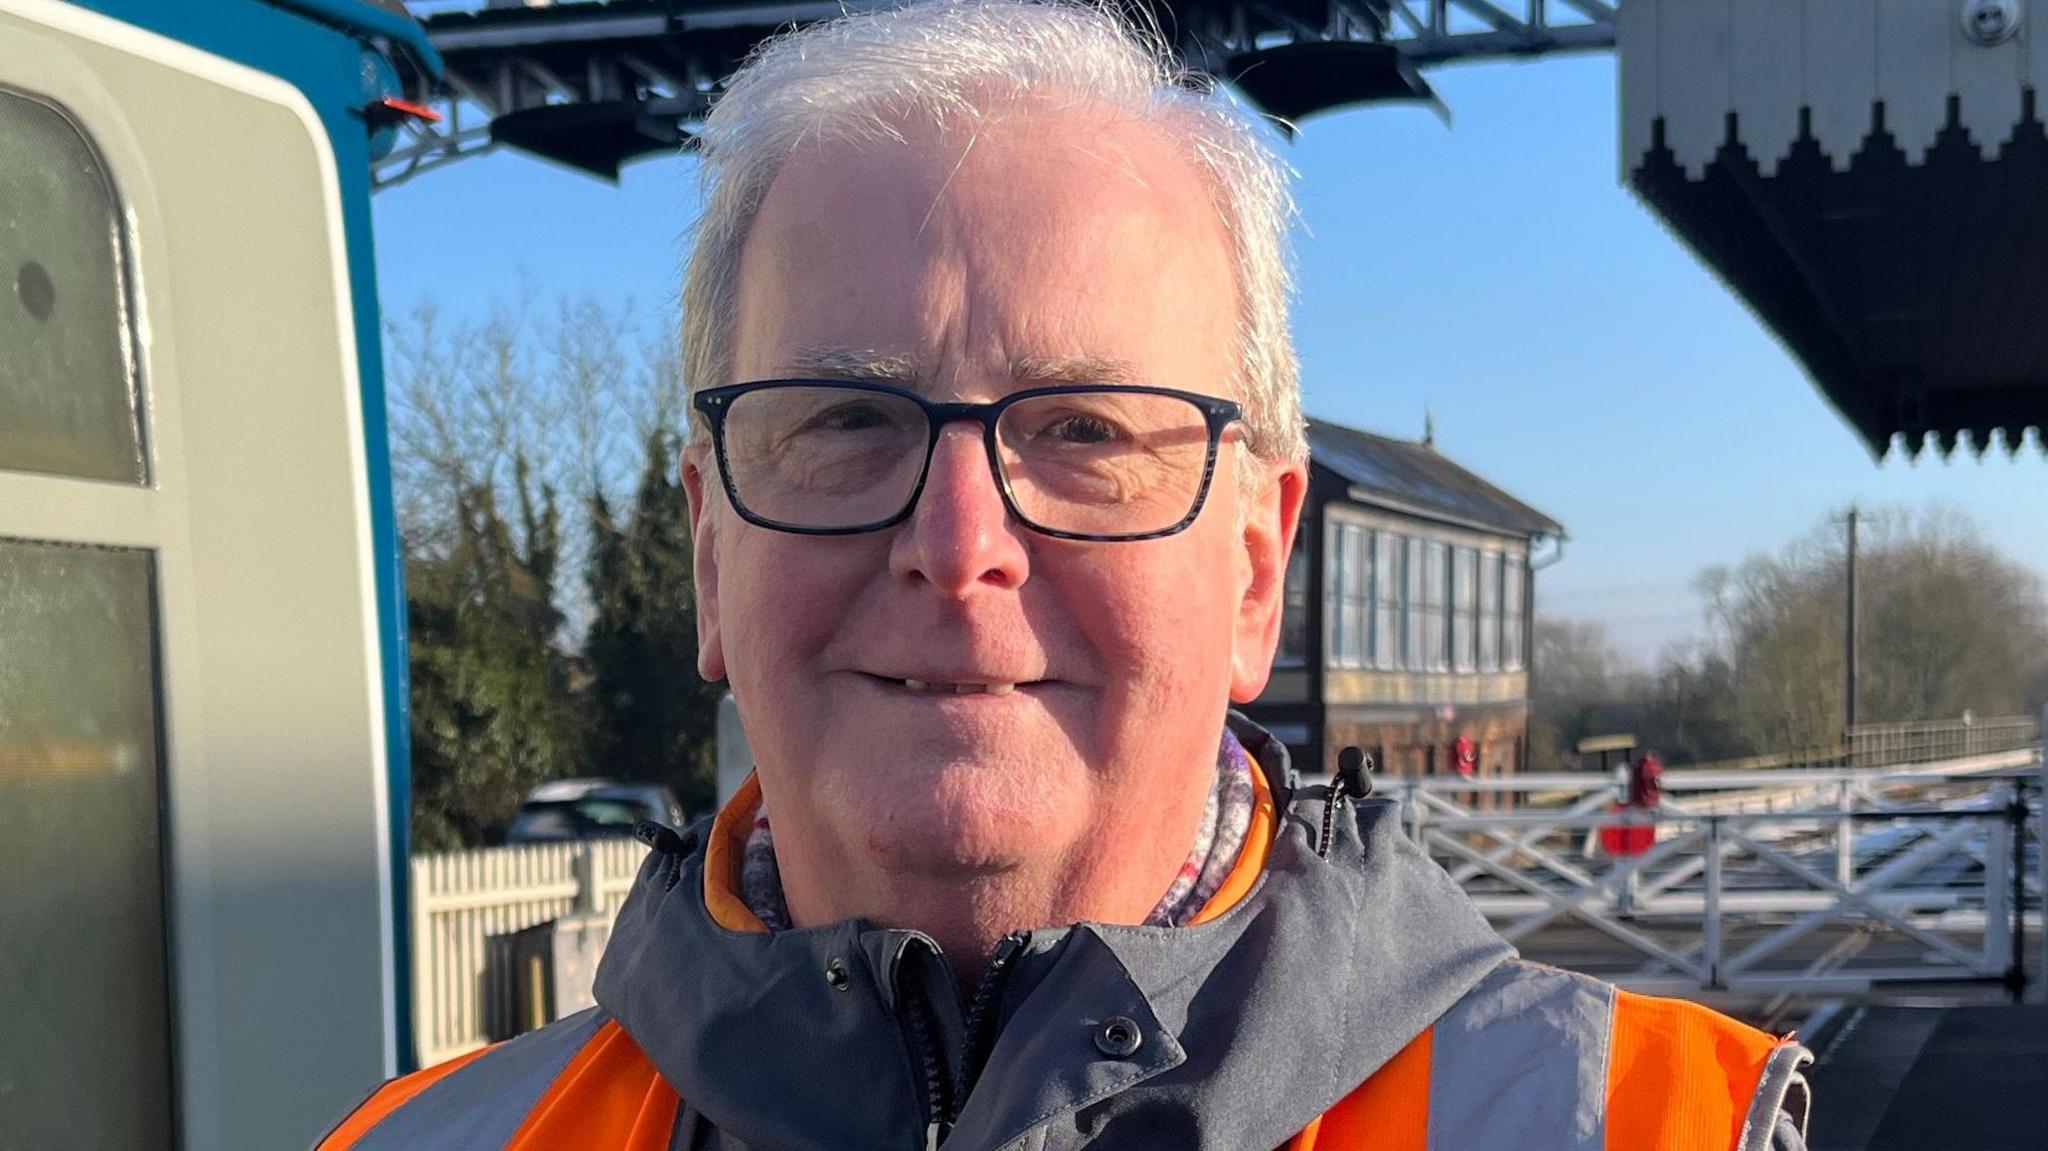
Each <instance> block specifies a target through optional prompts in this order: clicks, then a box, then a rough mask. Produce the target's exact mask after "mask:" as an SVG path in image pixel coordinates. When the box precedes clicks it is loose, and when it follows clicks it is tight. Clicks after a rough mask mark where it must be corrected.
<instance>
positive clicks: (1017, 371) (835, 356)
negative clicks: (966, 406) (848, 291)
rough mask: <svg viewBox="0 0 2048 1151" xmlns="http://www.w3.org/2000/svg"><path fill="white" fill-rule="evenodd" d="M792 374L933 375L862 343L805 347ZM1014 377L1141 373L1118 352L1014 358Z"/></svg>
mask: <svg viewBox="0 0 2048 1151" xmlns="http://www.w3.org/2000/svg"><path fill="white" fill-rule="evenodd" d="M782 370H783V372H784V373H785V374H787V375H789V376H791V377H806V376H816V377H819V378H822V379H834V380H867V381H871V382H875V383H884V384H897V385H900V386H902V387H906V388H922V387H923V386H924V385H925V384H926V383H928V382H929V375H928V373H927V372H926V371H925V369H924V366H923V365H922V364H920V363H919V362H918V360H917V357H915V356H906V355H892V354H887V353H883V352H876V351H870V350H867V349H861V348H838V347H813V348H804V349H802V350H801V351H799V352H797V353H796V354H795V355H794V356H791V357H790V358H789V359H788V360H787V361H785V363H784V364H783V366H782ZM1009 373H1010V379H1011V380H1012V381H1013V382H1015V383H1020V384H1135V383H1143V382H1144V381H1143V380H1142V379H1141V374H1140V373H1139V371H1138V370H1137V368H1136V367H1135V366H1133V365H1132V364H1131V362H1130V361H1129V360H1121V359H1118V358H1116V357H1114V356H1020V357H1018V358H1016V359H1013V360H1011V361H1010V363H1009Z"/></svg>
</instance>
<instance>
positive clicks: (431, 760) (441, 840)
mask: <svg viewBox="0 0 2048 1151" xmlns="http://www.w3.org/2000/svg"><path fill="white" fill-rule="evenodd" d="M535 486H536V485H535V484H534V482H533V479H532V476H531V474H530V473H529V471H528V469H527V467H526V464H525V461H524V460H523V459H519V460H515V463H514V484H513V490H514V492H515V493H516V498H517V500H518V503H519V509H518V511H519V528H520V531H519V533H518V535H519V538H518V539H515V538H514V532H513V530H512V525H510V524H508V523H507V522H506V521H505V518H504V516H503V515H502V514H501V513H500V511H499V508H498V499H497V495H496V493H495V490H494V488H493V487H492V485H490V484H488V483H485V484H478V485H474V486H471V487H469V488H467V489H465V490H464V491H462V492H461V493H460V494H459V495H458V497H457V500H456V504H457V506H456V509H455V524H454V527H455V533H454V539H453V541H452V543H451V545H450V546H449V549H448V551H447V553H446V554H445V555H431V554H425V553H413V554H409V555H408V556H407V560H406V581H407V584H408V596H409V603H408V611H407V620H408V624H409V628H410V632H411V637H410V647H411V655H412V659H411V667H412V748H413V759H412V777H413V812H414V815H413V846H414V847H415V848H416V849H419V850H444V849H448V848H453V847H457V846H473V845H476V844H479V843H485V842H489V841H491V840H492V839H494V838H495V837H496V836H497V835H498V834H500V833H501V832H502V830H503V829H504V827H505V826H506V824H507V823H509V822H510V820H511V818H512V815H513V813H514V811H515V810H516V809H517V807H518V804H519V801H520V799H521V797H522V796H524V795H525V793H526V791H527V790H528V789H529V788H531V787H533V786H534V785H535V784H537V783H541V782H543V781H545V780H549V779H559V778H564V777H567V776H572V775H576V774H579V773H580V770H581V768H582V765H583V751H584V744H585V734H584V727H585V724H584V721H583V716H582V715H581V706H580V701H579V699H578V698H577V696H576V695H575V694H574V693H573V692H572V690H571V688H572V684H571V677H572V672H573V670H574V668H573V665H572V662H571V660H570V658H569V657H568V656H567V655H566V654H564V653H563V652H562V651H561V650H560V649H559V648H558V647H557V646H556V644H555V636H556V633H557V632H558V631H560V629H561V627H562V614H561V612H560V611H559V610H558V609H557V608H556V607H555V587H554V580H555V572H556V568H557V564H558V563H559V559H560V553H561V538H560V537H561V516H560V513H559V509H558V508H557V505H556V500H555V495H554V492H553V490H552V489H550V488H548V487H547V486H546V485H539V490H538V492H536V491H535Z"/></svg>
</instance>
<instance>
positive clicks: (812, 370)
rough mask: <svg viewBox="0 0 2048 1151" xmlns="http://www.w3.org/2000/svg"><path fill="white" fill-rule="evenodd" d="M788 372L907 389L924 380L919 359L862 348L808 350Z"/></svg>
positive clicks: (792, 359)
mask: <svg viewBox="0 0 2048 1151" xmlns="http://www.w3.org/2000/svg"><path fill="white" fill-rule="evenodd" d="M785 370H786V371H787V373H788V374H789V375H791V376H819V377H822V378H826V379H834V380H868V381H872V382H875V383H883V384H901V385H903V386H904V387H913V386H915V385H916V384H917V382H918V380H919V379H921V378H922V377H923V371H922V369H921V368H920V367H919V365H918V362H917V358H916V357H915V356H896V355H886V354H884V353H881V352H874V351H867V350H863V349H859V348H805V349H803V350H802V351H800V352H798V353H797V354H796V355H794V356H792V357H790V359H789V360H788V362H787V364H786V365H785Z"/></svg>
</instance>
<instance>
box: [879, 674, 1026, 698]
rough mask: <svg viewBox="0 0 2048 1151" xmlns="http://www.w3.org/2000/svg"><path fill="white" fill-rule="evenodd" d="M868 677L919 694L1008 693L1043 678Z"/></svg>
mask: <svg viewBox="0 0 2048 1151" xmlns="http://www.w3.org/2000/svg"><path fill="white" fill-rule="evenodd" d="M868 678H869V679H871V680H874V681H875V682H876V683H880V684H886V685H888V686H891V687H895V688H900V689H902V690H904V691H911V692H916V693H917V694H919V695H1009V694H1011V693H1012V692H1015V691H1016V690H1017V689H1018V688H1020V687H1022V688H1030V687H1036V686H1038V685H1040V684H1043V683H1045V682H1046V681H1045V680H1041V679H1034V680H945V679H917V678H913V677H911V676H898V675H874V674H872V673H870V674H869V675H868Z"/></svg>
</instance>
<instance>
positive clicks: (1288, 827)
mask: <svg viewBox="0 0 2048 1151" xmlns="http://www.w3.org/2000/svg"><path fill="white" fill-rule="evenodd" d="M1231 724H1232V727H1233V729H1234V730H1236V731H1237V732H1238V734H1239V737H1240V739H1241V740H1242V741H1243V742H1244V745H1245V747H1246V749H1247V750H1249V751H1251V752H1252V754H1253V757H1254V758H1255V760H1256V761H1257V762H1258V764H1259V766H1260V768H1261V772H1262V774H1263V776H1264V781H1265V784H1266V786H1267V787H1268V788H1269V789H1270V792H1271V795H1272V797H1273V801H1274V803H1275V806H1276V808H1277V814H1278V819H1277V821H1276V822H1275V824H1274V827H1273V831H1272V836H1271V840H1270V842H1269V843H1268V844H1266V845H1264V849H1265V867H1264V871H1263V874H1262V875H1261V876H1260V878H1259V880H1258V882H1257V883H1256V884H1255V885H1254V886H1253V887H1252V889H1251V890H1250V892H1249V893H1248V894H1246V895H1245V896H1244V897H1243V898H1241V899H1240V900H1238V902H1237V903H1236V904H1235V905H1234V906H1232V907H1230V908H1229V910H1227V911H1224V912H1223V913H1222V914H1220V915H1218V916H1216V917H1215V918H1213V919H1210V920H1209V921H1208V922H1204V923H1199V924H1197V925H1195V926H1190V927H1127V926H1116V925H1108V924H1096V923H1082V924H1075V925H1072V926H1067V927H1056V928H1043V929H1037V930H1033V931H1030V932H1028V933H1025V937H1024V942H1023V944H1022V946H1021V947H1020V948H1019V950H1018V951H1017V953H1016V955H1015V957H1014V959H1013V960H1012V963H1013V967H1012V969H1011V971H1010V974H1009V975H1008V977H1007V979H1006V981H1005V983H1004V984H1003V988H1004V990H1003V992H1002V996H1001V1001H1000V1005H999V1009H998V1011H997V1014H996V1016H995V1018H996V1020H997V1023H998V1029H997V1031H996V1033H995V1043H994V1047H993V1049H992V1050H991V1051H990V1053H989V1056H988V1061H987V1063H986V1066H985V1070H984V1071H983V1072H982V1073H981V1075H980V1077H979V1079H978V1080H977V1081H976V1082H975V1085H974V1087H973V1090H972V1091H971V1093H969V1095H968V1096H967V1098H966V1101H965V1106H964V1108H962V1109H961V1110H960V1114H959V1117H958V1122H957V1123H955V1124H954V1125H953V1126H952V1129H951V1133H950V1135H949V1137H948V1138H947V1139H946V1146H947V1147H949V1148H958V1149H960V1151H978V1149H984V1148H986V1149H994V1148H1002V1147H1009V1146H1013V1145H1015V1146H1027V1147H1031V1148H1042V1149H1045V1151H1052V1149H1056V1148H1069V1147H1077V1146H1080V1145H1082V1144H1084V1143H1087V1142H1090V1141H1092V1140H1095V1139H1098V1138H1102V1137H1104V1136H1105V1134H1107V1133H1109V1132H1112V1131H1116V1132H1121V1133H1124V1134H1126V1135H1131V1134H1138V1133H1143V1136H1144V1143H1145V1145H1152V1146H1164V1145H1171V1146H1175V1147H1186V1148H1200V1149H1203V1151H1225V1149H1228V1151H1244V1149H1245V1148H1260V1147H1275V1146H1278V1145H1280V1144H1281V1143H1284V1142H1285V1141H1286V1140H1287V1139H1288V1138H1290V1137H1291V1136H1293V1135H1294V1134H1295V1133H1296V1132H1298V1131H1300V1130H1301V1129H1302V1128H1303V1127H1305V1126H1307V1125H1308V1123H1309V1122H1311V1121H1312V1120H1314V1119H1315V1118H1316V1117H1317V1116H1318V1115H1321V1114H1322V1113H1323V1112H1324V1111H1326V1110H1328V1109H1329V1108H1330V1107H1331V1106H1332V1105H1334V1104H1335V1103H1336V1102H1337V1101H1338V1100H1340V1099H1342V1098H1343V1097H1344V1096H1345V1095H1347V1094H1349V1093H1350V1091H1351V1090H1352V1089H1353V1088H1355V1087H1356V1086H1357V1085H1358V1084H1360V1083H1361V1082H1363V1081H1364V1080H1365V1079H1366V1078H1367V1077H1369V1076H1370V1075H1371V1074H1372V1073H1373V1072H1374V1071H1376V1070H1378V1069H1379V1067H1380V1066H1381V1065H1382V1064H1384V1063H1386V1062H1387V1060H1388V1059H1390V1058H1392V1057H1393V1056H1394V1055H1395V1054H1396V1053H1397V1052H1399V1051H1400V1050H1401V1049H1402V1048H1403V1047H1404V1046H1406V1045H1407V1043H1408V1042H1409V1040H1411V1039H1413V1038H1415V1037H1416V1036H1417V1035H1419V1034H1420V1033H1421V1032H1422V1031H1424V1030H1425V1029H1426V1028H1428V1027H1429V1025H1430V1024H1431V1023H1433V1022H1434V1021H1435V1020H1436V1018H1437V1017H1438V1016H1439V1015H1441V1014H1442V1013H1443V1012H1444V1011H1445V1010H1446V1009H1447V1008H1449V1007H1450V1006H1451V1005H1452V1004H1453V1003H1455V1002H1456V1001H1457V1000H1458V999H1459V998H1460V997H1461V996H1463V995H1464V994H1465V993H1466V992H1467V991H1468V990H1469V989H1471V988H1472V987H1473V986H1474V985H1475V984H1476V983H1478V982H1479V980H1480V979H1481V978H1483V977H1484V976H1485V975H1486V974H1487V973H1488V972H1489V971H1491V970H1492V969H1493V968H1494V967H1496V966H1497V965H1498V964H1499V963H1500V962H1501V961H1502V960H1504V959H1506V958H1508V957H1509V956H1511V955H1512V954H1513V949H1512V948H1511V947H1509V946H1508V944H1506V943H1505V942H1503V941H1502V940H1501V939H1500V937H1499V936H1498V935H1496V934H1495V933H1494V932H1493V930H1492V929H1491V928H1490V927H1489V926H1488V925H1487V923H1486V921H1485V920H1484V919H1483V918H1482V917H1481V916H1480V914H1479V912H1478V911H1477V909H1476V908H1474V907H1473V906H1472V905H1471V903H1470V902H1469V901H1468V900H1467V899H1466V898H1465V895H1464V893H1463V892H1462V891H1460V890H1459V889H1458V887H1457V886H1456V884H1454V883H1452V882H1451V880H1450V878H1449V876H1447V875H1446V874H1445V873H1444V872H1443V870H1442V869H1441V868H1439V867H1438V866H1436V865H1435V864H1434V863H1432V862H1431V861H1430V860H1429V859H1428V857H1427V856H1425V855H1424V854H1423V853H1422V852H1421V851H1420V850H1418V849H1417V848H1415V847H1414V846H1413V845H1412V844H1411V843H1409V841H1408V840H1407V838H1406V836H1405V835H1403V834H1402V831H1401V828H1400V820H1399V815H1398V811H1397V809H1396V807H1395V806H1394V804H1393V803H1392V802H1391V801H1387V800H1378V799H1368V800H1365V801H1363V802H1360V803H1357V804H1355V805H1353V804H1346V805H1345V806H1346V808H1347V809H1348V810H1349V811H1350V813H1351V815H1352V816H1353V818H1340V819H1339V820H1338V821H1337V825H1336V826H1337V835H1336V840H1335V843H1334V845H1333V846H1332V849H1331V851H1330V852H1329V856H1328V858H1323V857H1320V856H1318V855H1317V853H1316V851H1315V849H1314V844H1315V837H1316V835H1317V833H1318V831H1319V829H1320V825H1321V819H1322V807H1323V800H1324V797H1325V794H1326V790H1325V789H1324V788H1323V787H1321V786H1320V785H1318V786H1312V787H1306V788H1304V787H1301V786H1299V784H1298V781H1297V779H1296V778H1295V776H1294V773H1293V772H1292V771H1291V770H1289V768H1288V766H1287V759H1286V752H1285V749H1284V748H1282V747H1281V745H1280V744H1279V742H1278V741H1277V740H1274V739H1272V738H1271V737H1270V736H1268V735H1267V733H1265V732H1264V731H1263V730H1261V729H1259V728H1257V727H1255V726H1253V725H1251V724H1249V723H1248V722H1246V721H1243V720H1241V719H1240V718H1239V717H1236V716H1234V715H1233V716H1232V718H1231ZM708 830H709V828H708V826H707V824H705V823H700V824H698V825H697V826H695V827H693V828H692V829H691V831H690V832H689V833H687V834H685V835H683V836H681V837H680V838H679V839H677V840H674V841H671V842H669V843H668V844H667V847H668V848H669V849H670V850H666V851H664V850H660V849H658V850H656V851H653V852H650V853H649V855H648V858H647V860H646V862H645V864H644V865H643V866H642V868H641V870H640V873H639V876H638V878H637V879H636V881H635V883H634V888H633V891H632V893H631V895H630V896H629V898H628V900H627V902H626V905H625V907H624V908H623V910H622V911H621V912H620V914H619V917H618V920H617V923H616V924H615V926H614V928H613V935H612V939H611V942H610V945H609V947H608V949H607V950H606V953H605V956H604V960H603V963H602V965H601V966H600V968H599V970H598V974H597V983H596V997H597V1002H598V1004H599V1006H600V1007H601V1008H602V1009H603V1010H604V1011H606V1012H607V1013H609V1014H610V1015H612V1016H613V1017H615V1018H616V1019H617V1020H618V1021H619V1023H620V1024H621V1025H622V1026H623V1027H624V1028H625V1030H626V1031H627V1033H628V1034H629V1035H631V1036H632V1038H633V1039H634V1041H635V1042H637V1043H638V1044H639V1046H640V1047H641V1049H642V1050H643V1051H644V1052H645V1053H646V1055H647V1056H648V1058H649V1059H650V1060H651V1061H652V1062H653V1063H654V1065H655V1066H656V1067H657V1068H658V1069H659V1070H660V1072H661V1074H662V1075H663V1076H664V1077H665V1078H666V1079H667V1080H668V1081H669V1083H670V1085H671V1086H673V1087H674V1088H675V1089H676V1091H677V1093H678V1094H680V1095H681V1096H682V1098H683V1100H684V1103H685V1105H686V1106H687V1107H688V1108H689V1109H691V1110H692V1111H694V1112H697V1113H699V1114H701V1115H702V1116H703V1117H704V1119H706V1120H707V1121H709V1123H710V1124H711V1125H712V1126H713V1127H715V1128H717V1129H718V1130H719V1131H721V1132H723V1133H724V1134H726V1135H727V1136H730V1137H732V1138H733V1139H735V1140H737V1141H738V1142H740V1143H742V1144H745V1145H747V1146H752V1147H762V1148H771V1147H772V1148H778V1149H788V1151H812V1149H816V1151H827V1149H831V1151H847V1149H849V1148H885V1147H886V1148H903V1147H905V1146H907V1145H914V1144H915V1141H916V1140H917V1139H918V1138H919V1137H921V1135H922V1133H923V1132H924V1131H925V1130H926V1126H927V1116H926V1105H925V1102H924V1099H923V1095H922V1091H923V1086H922V1085H923V1083H924V1082H925V1079H924V1078H922V1077H921V1076H924V1075H928V1074H929V1067H928V1066H927V1067H926V1068H923V1069H921V1068H920V1066H919V1065H918V1061H917V1059H916V1058H915V1057H914V1056H913V1053H912V1051H911V1049H910V1047H909V1046H907V1045H906V1043H905V1041H904V1031H903V1029H902V1024H901V1019H900V1014H901V1011H902V1008H903V1000H904V998H905V997H906V996H908V995H912V994H924V995H928V997H929V1001H930V1002H931V1003H933V1004H934V1005H935V1006H936V1007H937V1012H936V1015H937V1019H936V1023H937V1026H936V1031H937V1033H938V1034H937V1035H936V1036H935V1037H934V1042H935V1043H936V1046H937V1049H938V1051H939V1053H940V1054H939V1058H943V1059H946V1060H956V1059H957V1058H958V1054H959V1052H960V1051H961V1050H962V1049H963V1048H964V1047H965V1045H966V1043H967V1039H966V1022H965V1015H966V1012H965V1010H964V1009H963V1008H962V1007H961V1005H960V1004H959V1002H958V995H957V993H956V992H955V991H954V989H953V985H952V976H951V974H950V973H949V972H947V971H946V970H945V969H944V963H943V962H941V961H937V959H938V957H937V954H936V947H934V946H933V945H932V943H931V941H930V939H929V938H928V937H926V936H924V935H922V934H921V933H919V932H915V931H908V930H902V929H890V928H882V927H877V926H875V925H873V924H872V923H869V922H867V921H865V920H846V921H842V922H839V923H834V924H829V925H825V926H821V927H811V928H795V929H791V930H786V931H779V932H775V933H773V934H765V933H760V932H749V931H734V930H729V929H728V928H726V927H723V926H720V924H719V923H718V922H717V920H716V919H715V918H714V917H713V916H712V914H711V913H710V910H709V909H708V907H707V904H706V898H705V891H706V888H705V874H704V863H705V846H704V845H705V841H706V840H707V838H708V834H707V833H708ZM1259 846H1260V845H1257V844H1248V845H1247V846H1246V849H1245V850H1247V851H1253V850H1258V848H1259ZM941 989H942V990H943V993H936V992H937V991H939V990H941ZM1112 1021H1115V1022H1119V1023H1122V1024H1126V1025H1134V1026H1133V1027H1132V1030H1134V1032H1135V1037H1136V1044H1135V1046H1134V1047H1132V1045H1131V1044H1129V1043H1127V1042H1126V1043H1114V1042H1105V1041H1104V1037H1103V1031H1104V1028H1105V1026H1106V1025H1108V1024H1109V1023H1111V1022H1112ZM1127 1048H1129V1049H1128V1050H1127Z"/></svg>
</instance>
